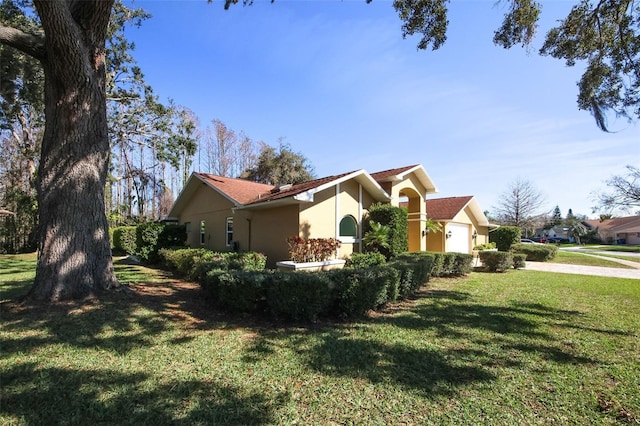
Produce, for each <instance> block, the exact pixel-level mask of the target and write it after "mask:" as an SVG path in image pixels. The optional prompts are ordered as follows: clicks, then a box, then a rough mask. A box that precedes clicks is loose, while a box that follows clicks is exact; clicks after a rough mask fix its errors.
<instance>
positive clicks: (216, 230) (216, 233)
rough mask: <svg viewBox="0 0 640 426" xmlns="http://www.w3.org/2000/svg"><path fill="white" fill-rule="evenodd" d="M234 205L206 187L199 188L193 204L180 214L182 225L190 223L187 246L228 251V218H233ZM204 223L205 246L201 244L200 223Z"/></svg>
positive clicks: (192, 201)
mask: <svg viewBox="0 0 640 426" xmlns="http://www.w3.org/2000/svg"><path fill="white" fill-rule="evenodd" d="M232 207H233V204H232V203H231V202H230V201H229V200H228V199H226V198H224V197H223V196H222V195H220V194H219V193H218V192H216V191H214V190H213V189H211V188H209V187H208V186H206V185H204V184H203V185H202V186H201V187H199V188H198V189H197V190H196V192H195V194H194V195H193V198H192V199H191V202H189V204H188V205H186V207H185V208H184V210H183V211H182V213H181V214H180V223H189V224H190V225H189V233H188V235H187V244H188V245H189V246H191V247H205V248H209V249H211V250H216V251H226V250H229V249H230V247H229V246H227V241H226V239H227V234H226V226H227V225H226V224H227V218H228V217H230V216H232V213H231V208H232ZM201 221H204V223H205V231H204V244H201V243H200V223H201Z"/></svg>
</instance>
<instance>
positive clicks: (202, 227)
mask: <svg viewBox="0 0 640 426" xmlns="http://www.w3.org/2000/svg"><path fill="white" fill-rule="evenodd" d="M436 192H437V189H436V187H435V185H434V184H433V182H432V181H431V179H430V177H429V175H428V174H427V172H426V171H425V170H424V168H423V167H422V166H421V165H412V166H406V167H400V168H396V169H389V170H385V171H381V172H376V173H371V174H369V173H367V172H366V171H365V170H356V171H352V172H347V173H343V174H339V175H334V176H328V177H324V178H321V179H315V180H311V181H308V182H303V183H300V184H296V185H281V186H273V185H265V184H261V183H255V182H251V181H247V180H243V179H233V178H227V177H222V176H215V175H211V174H207V173H193V174H192V175H191V177H190V178H189V180H188V181H187V184H186V185H185V187H184V189H183V190H182V192H181V193H180V195H179V196H178V198H177V199H176V201H175V203H174V205H173V207H172V209H171V211H170V212H169V217H168V218H167V219H168V220H173V221H178V222H179V223H183V224H185V225H186V227H187V233H188V245H189V246H191V247H206V248H209V249H212V250H216V251H223V250H250V251H258V252H262V253H264V254H266V255H267V259H268V261H267V262H268V265H270V266H272V265H275V263H276V262H277V261H281V260H286V259H287V258H288V247H287V243H286V239H287V238H288V237H290V236H293V235H298V236H301V237H303V238H336V239H338V240H340V241H341V243H342V244H341V247H340V249H339V253H338V257H344V256H348V255H350V254H351V253H353V252H359V251H362V237H363V228H362V221H363V218H364V217H365V215H366V213H367V210H368V208H369V207H370V206H371V205H372V204H374V203H378V202H381V203H390V204H392V205H395V206H399V205H400V203H401V202H402V203H403V206H404V207H406V208H407V210H408V214H409V230H408V241H409V251H420V250H426V249H427V248H428V247H427V246H428V242H427V236H426V233H425V232H423V231H424V230H425V223H426V220H427V202H426V201H427V196H428V195H430V194H433V193H436ZM476 204H477V203H475V204H473V207H469V208H470V209H471V210H470V211H472V213H473V214H472V216H473V217H474V218H475V219H469V223H467V225H466V227H465V228H464V229H463V228H460V229H459V230H458V232H467V233H468V235H467V237H465V241H467V240H468V241H469V244H467V245H463V244H460V245H459V246H456V248H459V249H460V250H464V251H465V252H470V250H471V247H470V241H471V239H472V238H473V237H472V235H473V233H474V232H477V234H478V235H479V237H476V238H480V239H481V240H482V241H484V239H485V238H486V235H487V233H488V229H487V228H486V226H485V225H484V223H485V222H486V218H484V215H483V214H482V212H481V211H480V212H479V214H480V215H481V216H478V211H479V208H478V207H477V206H476ZM476 217H477V218H479V219H477V218H476ZM474 220H475V222H474ZM444 221H446V220H444ZM462 222H463V223H466V222H464V220H463V221H462ZM476 223H477V225H478V226H477V227H476V226H475V224H476ZM452 229H453V228H450V230H452ZM456 234H457V232H456ZM452 235H454V234H453V231H452ZM429 238H430V239H431V238H432V237H429ZM452 241H453V240H452ZM447 247H449V248H451V247H454V245H452V244H449V245H448V246H447V245H444V246H443V247H442V249H445V248H447Z"/></svg>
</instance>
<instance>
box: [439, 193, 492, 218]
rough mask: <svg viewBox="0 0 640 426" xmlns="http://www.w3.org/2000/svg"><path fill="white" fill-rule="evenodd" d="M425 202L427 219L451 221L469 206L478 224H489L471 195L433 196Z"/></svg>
mask: <svg viewBox="0 0 640 426" xmlns="http://www.w3.org/2000/svg"><path fill="white" fill-rule="evenodd" d="M426 203H427V206H426V208H427V217H428V218H429V219H433V220H437V221H444V222H447V221H451V220H453V219H454V218H455V217H456V216H457V215H458V213H460V212H461V211H462V210H464V209H465V208H467V207H469V208H470V209H471V213H472V214H473V216H474V217H475V219H476V220H477V221H478V225H481V226H491V224H490V223H489V220H488V219H487V217H486V216H485V214H484V212H483V211H482V209H481V208H480V205H479V204H478V202H477V201H476V199H475V198H474V197H473V195H467V196H464V197H447V198H434V199H431V200H427V201H426Z"/></svg>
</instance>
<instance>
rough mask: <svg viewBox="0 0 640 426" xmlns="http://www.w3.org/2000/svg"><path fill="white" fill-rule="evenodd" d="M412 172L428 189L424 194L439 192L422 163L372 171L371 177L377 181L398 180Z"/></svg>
mask: <svg viewBox="0 0 640 426" xmlns="http://www.w3.org/2000/svg"><path fill="white" fill-rule="evenodd" d="M410 173H415V174H416V176H417V177H418V180H419V181H420V183H421V184H422V186H424V188H425V189H426V190H427V193H426V194H422V196H424V197H425V198H426V196H427V194H433V193H436V192H438V188H436V186H435V185H434V183H433V181H432V180H431V178H430V177H429V175H428V174H427V171H426V170H425V169H424V167H422V165H420V164H414V165H412V166H405V167H399V168H397V169H389V170H383V171H381V172H375V173H371V177H372V178H373V179H375V180H376V182H379V183H382V182H398V181H401V180H404V179H405V178H406V177H407V175H409V174H410Z"/></svg>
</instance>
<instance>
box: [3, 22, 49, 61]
mask: <svg viewBox="0 0 640 426" xmlns="http://www.w3.org/2000/svg"><path fill="white" fill-rule="evenodd" d="M0 44H4V45H7V46H11V47H14V48H16V49H18V50H20V51H21V52H24V53H26V54H27V55H29V56H32V57H34V58H35V59H37V60H39V61H42V60H43V59H44V58H45V55H46V50H45V47H44V34H38V35H36V34H29V33H25V32H24V31H20V30H18V29H15V28H12V27H5V26H3V25H0Z"/></svg>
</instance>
